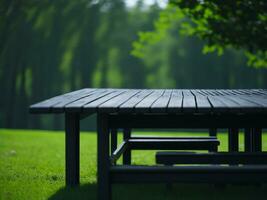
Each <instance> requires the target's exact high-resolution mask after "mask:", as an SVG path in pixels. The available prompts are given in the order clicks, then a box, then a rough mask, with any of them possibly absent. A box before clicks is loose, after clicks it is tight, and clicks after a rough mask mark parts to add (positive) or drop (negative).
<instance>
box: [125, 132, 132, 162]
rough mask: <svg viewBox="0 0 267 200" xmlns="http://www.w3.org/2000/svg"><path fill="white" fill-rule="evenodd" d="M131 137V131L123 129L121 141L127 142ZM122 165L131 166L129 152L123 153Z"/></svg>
mask: <svg viewBox="0 0 267 200" xmlns="http://www.w3.org/2000/svg"><path fill="white" fill-rule="evenodd" d="M130 137H131V129H129V128H125V129H123V140H128V139H130ZM123 164H124V165H130V164H131V150H130V149H126V151H125V152H124V153H123Z"/></svg>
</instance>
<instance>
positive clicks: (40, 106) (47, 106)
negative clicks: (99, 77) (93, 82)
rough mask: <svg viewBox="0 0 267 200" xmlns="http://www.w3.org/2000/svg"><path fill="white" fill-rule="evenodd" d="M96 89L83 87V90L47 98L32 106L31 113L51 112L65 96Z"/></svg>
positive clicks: (69, 96) (77, 94) (68, 96)
mask: <svg viewBox="0 0 267 200" xmlns="http://www.w3.org/2000/svg"><path fill="white" fill-rule="evenodd" d="M94 90H95V89H88V88H85V89H81V90H76V91H73V92H69V93H66V94H63V95H59V96H55V97H53V98H50V99H47V100H45V101H41V102H39V103H36V104H33V105H31V106H30V112H31V113H49V112H52V109H51V108H52V106H54V105H56V104H58V103H60V102H62V101H64V100H65V98H67V99H68V98H71V97H73V96H79V95H81V94H84V93H90V92H92V91H94Z"/></svg>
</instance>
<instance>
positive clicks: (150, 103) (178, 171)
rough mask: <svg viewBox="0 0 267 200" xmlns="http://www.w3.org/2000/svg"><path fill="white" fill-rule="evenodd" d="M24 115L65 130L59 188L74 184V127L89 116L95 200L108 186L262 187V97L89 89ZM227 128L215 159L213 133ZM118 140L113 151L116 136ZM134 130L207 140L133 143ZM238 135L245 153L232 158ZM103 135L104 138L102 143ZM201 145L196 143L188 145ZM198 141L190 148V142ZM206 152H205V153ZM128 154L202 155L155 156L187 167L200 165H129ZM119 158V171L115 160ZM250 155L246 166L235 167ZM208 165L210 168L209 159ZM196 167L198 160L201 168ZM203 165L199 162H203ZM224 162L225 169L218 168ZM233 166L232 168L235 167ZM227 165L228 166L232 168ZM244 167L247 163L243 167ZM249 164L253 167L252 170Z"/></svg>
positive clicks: (265, 96)
mask: <svg viewBox="0 0 267 200" xmlns="http://www.w3.org/2000/svg"><path fill="white" fill-rule="evenodd" d="M30 112H31V113H64V114H65V127H66V128H65V129H66V130H65V131H66V184H67V185H70V186H75V185H77V184H79V133H80V128H79V123H80V120H81V119H83V118H85V117H87V116H89V115H92V114H94V113H96V114H97V148H98V151H97V154H98V155H97V157H98V159H97V170H98V175H97V181H98V199H99V200H109V199H111V191H112V190H111V187H110V186H111V185H112V184H113V183H129V182H162V181H163V182H164V181H167V182H169V181H173V182H175V181H179V182H210V183H216V182H248V183H252V182H260V183H265V182H267V167H266V165H265V162H266V161H262V162H261V159H265V156H266V154H265V153H264V152H262V129H263V128H266V127H267V122H266V119H267V91H266V90H264V89H249V90H247V89H242V90H222V89H220V90H178V89H168V90H162V89H147V90H141V89H95V88H88V89H82V90H78V91H74V92H71V93H67V94H64V95H59V96H56V97H53V98H51V99H48V100H45V101H43V102H40V103H37V104H34V105H32V106H31V107H30ZM220 128H222V129H227V130H228V138H229V139H228V146H229V148H228V152H226V153H225V154H221V153H220V152H219V153H218V154H217V153H216V152H215V153H214V152H211V151H215V150H214V149H215V148H216V146H218V141H217V139H216V138H212V136H216V130H217V129H220ZM119 129H122V130H123V133H124V134H123V137H124V138H123V142H122V143H121V144H120V145H117V131H118V130H119ZM134 129H156V130H158V129H160V130H162V129H190V130H191V129H206V130H207V129H209V130H210V136H211V137H210V138H205V139H201V138H199V139H193V138H184V139H179V138H156V137H155V138H147V137H144V138H135V137H132V136H131V130H134ZM240 129H243V130H244V133H245V134H244V135H245V152H246V153H249V152H252V153H253V154H242V155H241V154H238V156H236V154H234V153H236V152H238V151H239V141H238V135H239V131H240ZM110 135H111V137H109V136H110ZM198 140H199V141H201V143H198V142H196V141H198ZM197 143H198V144H197ZM210 148H211V149H210ZM133 149H143V150H144V149H157V150H177V149H182V150H185V149H188V150H191V149H192V150H196V149H206V150H210V153H209V154H207V155H206V154H205V155H204V154H203V155H200V154H185V155H184V154H183V155H182V154H176V153H175V152H174V153H175V154H172V153H171V154H167V153H158V154H157V162H158V163H161V164H164V163H165V164H166V163H167V164H171V163H173V164H174V163H175V164H177V163H182V162H189V160H190V159H192V162H191V163H190V164H194V165H195V164H201V162H200V161H201V159H200V158H204V161H205V162H206V164H207V163H208V166H164V165H161V166H159V165H155V166H139V165H138V166H135V165H131V150H133ZM120 156H123V165H117V164H116V160H117V159H118V158H119V157H120ZM245 156H249V157H251V158H250V159H251V160H249V161H251V163H254V162H255V163H254V164H255V165H254V164H253V165H247V163H245V164H246V165H239V163H242V162H245V161H246V159H245ZM212 159H215V160H216V162H212V161H211V160H212ZM204 161H203V162H204ZM205 162H204V163H205ZM224 162H227V163H228V162H229V163H230V165H229V166H224V165H221V164H220V163H224ZM237 163H238V164H237ZM232 164H233V165H232ZM249 164H250V162H249ZM256 164H257V165H256Z"/></svg>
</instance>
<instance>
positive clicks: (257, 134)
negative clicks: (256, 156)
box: [252, 128, 262, 152]
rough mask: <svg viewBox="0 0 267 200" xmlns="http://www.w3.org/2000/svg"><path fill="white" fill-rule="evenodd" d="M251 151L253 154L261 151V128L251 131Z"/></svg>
mask: <svg viewBox="0 0 267 200" xmlns="http://www.w3.org/2000/svg"><path fill="white" fill-rule="evenodd" d="M252 138H253V139H252V141H253V145H252V151H253V152H261V151H262V129H261V128H253V129H252Z"/></svg>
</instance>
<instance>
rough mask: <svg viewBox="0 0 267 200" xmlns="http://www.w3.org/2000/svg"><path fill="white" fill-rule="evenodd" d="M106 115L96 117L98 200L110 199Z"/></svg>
mask: <svg viewBox="0 0 267 200" xmlns="http://www.w3.org/2000/svg"><path fill="white" fill-rule="evenodd" d="M109 168H110V162H109V128H108V115H107V114H98V115H97V184H98V200H110V199H111V182H110V177H109V175H110V173H109Z"/></svg>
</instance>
